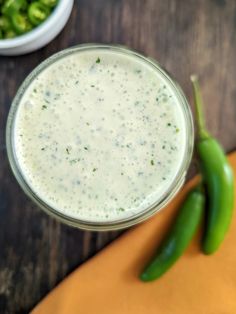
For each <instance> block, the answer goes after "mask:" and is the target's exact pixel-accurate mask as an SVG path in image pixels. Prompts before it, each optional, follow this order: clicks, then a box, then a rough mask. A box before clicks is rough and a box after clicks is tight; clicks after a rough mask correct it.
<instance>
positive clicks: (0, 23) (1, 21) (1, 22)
mask: <svg viewBox="0 0 236 314" xmlns="http://www.w3.org/2000/svg"><path fill="white" fill-rule="evenodd" d="M0 28H1V29H2V30H4V31H5V30H8V29H11V28H12V25H11V22H10V20H9V19H8V17H6V16H1V17H0Z"/></svg>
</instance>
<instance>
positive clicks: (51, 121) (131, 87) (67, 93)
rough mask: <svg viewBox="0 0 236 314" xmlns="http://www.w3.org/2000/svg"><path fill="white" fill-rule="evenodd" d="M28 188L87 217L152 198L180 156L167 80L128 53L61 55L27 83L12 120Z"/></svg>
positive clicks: (180, 131) (139, 206)
mask: <svg viewBox="0 0 236 314" xmlns="http://www.w3.org/2000/svg"><path fill="white" fill-rule="evenodd" d="M14 140H15V150H16V157H17V160H18V164H19V168H20V169H21V171H22V173H23V176H24V178H25V180H26V182H27V183H28V184H29V186H30V187H31V189H32V190H33V192H34V193H35V194H37V195H38V197H40V198H41V199H42V200H43V201H44V202H46V203H47V204H48V205H50V206H51V207H53V208H54V209H55V210H57V211H58V212H61V213H64V214H65V215H67V216H70V217H74V218H77V219H81V220H85V221H95V222H106V221H117V220H120V219H124V218H127V217H130V216H133V215H136V214H138V213H140V212H142V211H143V210H145V209H146V208H147V207H149V206H151V205H152V204H153V203H155V202H157V201H158V200H160V199H161V198H162V197H163V195H164V194H165V193H166V191H167V190H168V188H169V187H170V185H171V184H172V183H173V181H174V179H175V177H176V174H177V173H178V171H179V169H180V167H181V165H182V162H183V158H184V152H185V148H186V124H185V120H184V113H183V109H182V107H181V104H180V103H179V101H178V99H177V98H176V96H175V91H174V90H173V87H172V86H171V85H170V83H169V81H167V79H166V78H165V77H164V76H163V75H162V74H161V73H160V72H159V71H158V70H157V69H155V68H154V67H153V66H152V65H151V64H148V63H147V62H146V61H144V60H142V59H141V58H139V57H136V56H134V55H128V54H123V53H122V52H116V51H108V50H104V49H97V50H94V49H93V50H87V51H80V52H75V53H73V54H70V55H67V56H64V57H62V58H61V59H59V60H57V61H56V62H54V63H53V64H51V65H50V66H48V67H47V68H46V69H45V70H44V71H43V72H41V73H40V74H39V75H38V77H37V78H36V79H34V80H33V82H32V83H31V84H30V86H29V87H28V88H27V90H26V92H25V93H24V95H23V97H22V98H21V101H20V104H19V107H18V111H17V114H16V120H15V126H14Z"/></svg>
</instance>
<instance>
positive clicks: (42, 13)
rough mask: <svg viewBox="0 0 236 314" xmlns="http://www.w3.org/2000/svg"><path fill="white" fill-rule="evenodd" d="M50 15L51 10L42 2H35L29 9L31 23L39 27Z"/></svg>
mask: <svg viewBox="0 0 236 314" xmlns="http://www.w3.org/2000/svg"><path fill="white" fill-rule="evenodd" d="M49 14H50V9H49V8H48V7H47V6H45V5H44V4H42V3H40V2H33V3H31V4H30V5H29V8H28V17H29V20H30V22H31V23H32V24H33V25H35V26H37V25H39V24H41V23H42V22H43V21H45V20H46V18H47V17H48V16H49Z"/></svg>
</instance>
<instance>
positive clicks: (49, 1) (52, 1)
mask: <svg viewBox="0 0 236 314" xmlns="http://www.w3.org/2000/svg"><path fill="white" fill-rule="evenodd" d="M39 1H40V2H41V3H42V4H44V5H46V6H47V7H49V8H54V7H55V6H56V4H57V1H58V0H39Z"/></svg>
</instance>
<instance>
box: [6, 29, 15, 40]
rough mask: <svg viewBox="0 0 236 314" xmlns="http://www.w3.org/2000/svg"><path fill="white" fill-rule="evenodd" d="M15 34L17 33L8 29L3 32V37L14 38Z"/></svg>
mask: <svg viewBox="0 0 236 314" xmlns="http://www.w3.org/2000/svg"><path fill="white" fill-rule="evenodd" d="M16 36H17V33H16V32H15V31H14V30H13V29H9V30H7V31H6V32H5V33H4V38H5V39H10V38H14V37H16Z"/></svg>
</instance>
